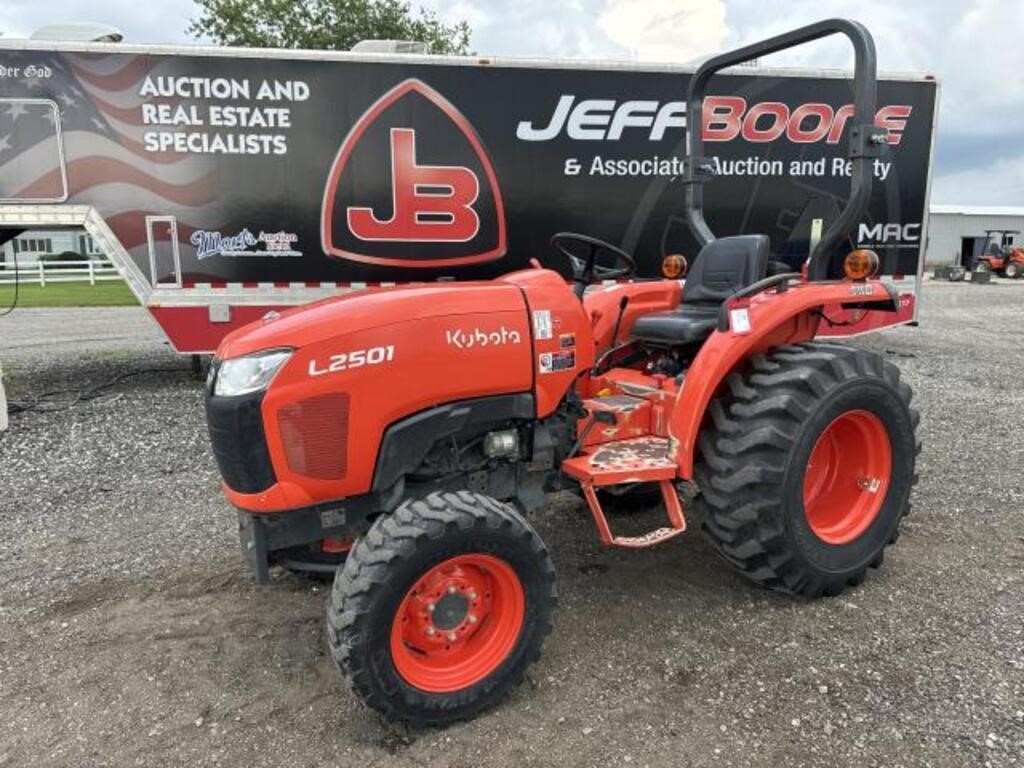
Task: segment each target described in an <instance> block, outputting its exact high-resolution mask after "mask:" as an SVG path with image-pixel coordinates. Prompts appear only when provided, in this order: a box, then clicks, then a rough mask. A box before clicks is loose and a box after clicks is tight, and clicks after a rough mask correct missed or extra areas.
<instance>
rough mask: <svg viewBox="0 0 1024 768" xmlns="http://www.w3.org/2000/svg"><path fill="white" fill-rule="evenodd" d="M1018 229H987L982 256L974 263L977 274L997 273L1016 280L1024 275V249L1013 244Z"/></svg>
mask: <svg viewBox="0 0 1024 768" xmlns="http://www.w3.org/2000/svg"><path fill="white" fill-rule="evenodd" d="M1018 234H1020V232H1019V231H1018V230H1016V229H986V230H985V242H984V245H983V246H982V248H981V255H979V256H978V259H977V261H976V262H975V263H974V271H975V272H995V273H996V274H997V275H1000V276H1002V277H1009V278H1011V279H1016V278H1018V277H1020V276H1021V275H1024V248H1021V247H1020V246H1015V245H1014V244H1013V235H1018Z"/></svg>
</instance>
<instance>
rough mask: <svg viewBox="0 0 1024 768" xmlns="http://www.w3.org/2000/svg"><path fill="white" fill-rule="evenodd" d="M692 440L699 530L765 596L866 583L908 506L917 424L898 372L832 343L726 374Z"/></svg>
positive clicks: (785, 352) (784, 350) (760, 359)
mask: <svg viewBox="0 0 1024 768" xmlns="http://www.w3.org/2000/svg"><path fill="white" fill-rule="evenodd" d="M727 384H728V392H727V393H726V394H724V395H723V396H722V397H720V398H718V399H717V400H715V401H714V402H713V403H712V405H711V408H710V415H711V419H710V420H709V423H708V424H707V425H706V426H705V428H704V429H703V430H702V432H701V435H700V442H699V449H700V461H699V463H698V465H697V469H696V478H697V482H698V485H699V486H700V488H701V491H702V493H701V496H700V498H699V500H698V503H699V504H700V506H701V507H702V508H703V512H704V518H705V523H704V525H705V530H706V532H707V533H708V535H709V537H710V539H711V541H712V542H713V543H714V544H715V546H716V547H717V549H718V550H719V551H720V552H721V554H722V555H723V556H724V557H725V559H726V560H728V561H729V562H730V563H732V564H733V565H734V566H735V567H736V568H738V569H739V570H740V572H742V573H743V574H744V575H745V576H747V577H748V578H750V579H753V580H754V581H756V582H758V583H760V584H763V585H764V586H766V587H770V588H772V589H776V590H780V591H783V592H790V593H794V594H800V595H804V596H807V597H817V596H819V595H823V594H827V595H836V594H839V593H840V592H842V591H843V589H845V588H846V587H847V586H851V585H857V584H859V583H860V582H861V581H863V579H864V576H865V573H866V571H867V569H868V568H869V567H877V566H878V565H880V564H881V562H882V557H883V551H884V549H885V548H886V547H887V546H888V545H889V544H891V543H892V542H894V541H895V540H896V537H897V536H898V534H899V524H900V521H901V519H902V518H903V516H904V515H905V514H906V513H907V511H908V508H909V497H910V490H911V487H912V485H913V484H914V482H915V480H916V477H915V475H914V465H915V461H916V455H917V452H918V450H919V446H918V442H917V438H916V429H917V425H918V422H919V417H918V414H917V412H916V411H914V410H913V409H911V408H910V400H911V390H910V387H909V386H908V385H907V384H906V383H905V382H903V381H901V380H900V374H899V370H898V369H897V368H896V367H895V366H893V365H891V364H889V363H887V362H885V361H884V360H883V359H882V358H881V357H879V356H878V355H876V354H872V353H869V352H864V351H861V350H857V349H852V348H849V347H844V346H840V345H836V344H817V343H816V344H801V345H798V346H788V347H780V348H778V349H775V350H773V351H772V352H770V353H768V354H766V355H758V356H755V357H753V358H752V359H751V360H750V364H749V370H748V371H747V372H746V373H745V374H739V373H735V374H732V375H731V376H730V377H729V379H728V381H727Z"/></svg>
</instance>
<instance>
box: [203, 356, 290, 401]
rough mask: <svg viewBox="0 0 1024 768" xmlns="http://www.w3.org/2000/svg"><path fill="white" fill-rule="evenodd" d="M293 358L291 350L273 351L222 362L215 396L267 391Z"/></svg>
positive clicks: (218, 371) (215, 386)
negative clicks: (282, 367) (276, 376)
mask: <svg viewBox="0 0 1024 768" xmlns="http://www.w3.org/2000/svg"><path fill="white" fill-rule="evenodd" d="M291 356H292V350H290V349H273V350H270V351H269V352H257V353H256V354H254V355H246V356H245V357H236V358H234V359H232V360H222V361H221V363H220V365H219V366H217V372H216V378H215V379H214V384H213V394H215V395H219V396H223V397H231V396H233V395H247V394H249V393H250V392H258V391H260V390H261V389H266V388H267V387H268V386H270V382H271V381H272V380H273V378H274V374H276V373H277V372H278V370H280V368H281V366H282V365H284V364H285V362H286V361H287V360H288V358H289V357H291Z"/></svg>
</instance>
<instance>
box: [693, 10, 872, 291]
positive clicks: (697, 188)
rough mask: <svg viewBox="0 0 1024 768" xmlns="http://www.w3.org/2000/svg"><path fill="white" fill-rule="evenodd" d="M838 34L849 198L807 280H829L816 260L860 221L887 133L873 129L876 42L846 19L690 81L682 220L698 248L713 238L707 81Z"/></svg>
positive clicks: (742, 55) (777, 41) (785, 37)
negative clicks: (848, 83)
mask: <svg viewBox="0 0 1024 768" xmlns="http://www.w3.org/2000/svg"><path fill="white" fill-rule="evenodd" d="M835 34H842V35H846V37H847V38H849V40H850V43H851V44H852V45H853V51H854V68H853V89H854V114H853V120H852V123H851V125H850V134H849V135H850V143H849V151H848V156H849V158H850V160H852V161H853V173H852V175H851V180H850V197H849V199H848V200H847V202H846V206H845V207H844V208H843V210H842V212H840V214H839V216H838V218H836V220H835V221H834V222H832V225H831V226H830V227H829V228H828V229H827V230H826V231H825V232H824V234H823V235H822V236H821V240H819V241H818V244H817V245H816V246H815V248H814V251H813V252H812V253H811V256H810V265H809V276H810V279H811V280H821V279H825V278H827V277H828V264H827V263H825V261H824V259H822V258H821V257H822V256H823V255H824V254H825V253H827V252H829V251H831V250H832V249H834V248H835V247H836V246H837V245H838V244H839V243H840V242H841V241H842V240H843V238H845V237H847V236H848V235H849V233H850V232H851V231H853V228H854V227H855V226H857V224H858V223H859V222H860V219H861V217H862V216H863V215H864V212H865V211H866V210H867V208H868V204H869V203H870V201H871V185H872V182H873V181H874V176H873V171H872V167H871V164H872V160H873V159H874V158H876V157H878V156H880V155H881V154H882V149H883V145H884V144H885V143H886V142H887V140H888V132H887V131H886V130H885V129H882V128H876V127H875V124H874V120H875V111H876V108H877V104H878V82H877V79H876V78H877V68H878V67H877V57H876V55H875V42H874V40H873V39H872V37H871V33H870V32H868V30H867V28H866V27H864V26H863V25H862V24H860V23H859V22H856V21H851V20H849V19H826V20H824V21H819V22H816V23H815V24H810V25H808V26H806V27H801V28H799V29H794V30H792V31H791V32H785V33H783V34H781V35H776V36H775V37H770V38H768V39H767V40H762V41H760V42H757V43H753V44H751V45H747V46H744V47H743V48H737V49H736V50H734V51H728V52H726V53H722V54H719V55H718V56H713V57H712V58H710V59H708V60H707V61H705V62H704V63H703V64H701V66H700V68H699V69H698V70H697V71H696V73H694V75H693V78H692V79H691V80H690V87H689V89H688V92H687V97H686V100H687V112H686V125H687V129H686V150H687V151H686V154H687V158H686V174H685V179H684V181H685V184H686V218H687V221H688V223H689V225H690V229H691V230H692V231H693V234H694V236H695V237H696V238H697V240H698V241H699V242H700V244H701V245H707V244H708V243H709V242H711V241H712V240H714V239H715V235H714V233H712V231H711V228H710V227H709V226H708V224H707V222H706V221H705V220H704V189H703V186H702V185H703V184H704V183H705V182H707V181H708V180H710V179H711V178H713V177H714V165H713V163H712V162H711V160H710V158H708V157H705V155H704V137H703V135H702V134H703V125H704V122H703V115H704V96H705V93H706V91H707V86H708V82H709V81H710V80H711V77H712V76H713V75H715V74H716V73H717V72H720V71H721V70H723V69H725V68H726V67H731V66H734V65H736V64H742V63H743V62H746V61H752V60H754V59H757V58H759V57H761V56H767V55H768V54H771V53H776V52H778V51H782V50H785V49H787V48H794V47H796V46H798V45H803V44H804V43H809V42H812V41H814V40H819V39H821V38H823V37H828V36H829V35H835Z"/></svg>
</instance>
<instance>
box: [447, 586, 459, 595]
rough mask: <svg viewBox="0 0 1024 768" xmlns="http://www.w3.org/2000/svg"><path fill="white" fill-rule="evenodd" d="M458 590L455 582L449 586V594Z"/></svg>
mask: <svg viewBox="0 0 1024 768" xmlns="http://www.w3.org/2000/svg"><path fill="white" fill-rule="evenodd" d="M457 591H458V590H456V589H455V585H454V584H452V585H451V586H450V587H448V594H449V595H454V594H455V593H456V592H457Z"/></svg>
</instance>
